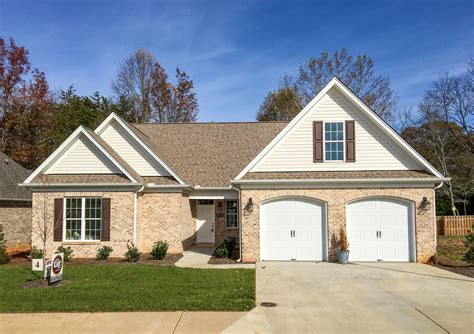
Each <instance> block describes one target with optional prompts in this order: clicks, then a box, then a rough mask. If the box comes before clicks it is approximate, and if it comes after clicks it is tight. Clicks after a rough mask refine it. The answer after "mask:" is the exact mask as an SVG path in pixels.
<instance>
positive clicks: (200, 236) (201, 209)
mask: <svg viewBox="0 0 474 334" xmlns="http://www.w3.org/2000/svg"><path fill="white" fill-rule="evenodd" d="M214 219H215V212H214V201H213V200H198V202H197V208H196V243H198V244H199V243H201V244H202V243H206V244H213V243H214V241H215V233H214V229H215V228H214V227H215V225H214Z"/></svg>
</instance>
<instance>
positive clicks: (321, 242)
mask: <svg viewBox="0 0 474 334" xmlns="http://www.w3.org/2000/svg"><path fill="white" fill-rule="evenodd" d="M325 212H326V206H325V204H324V203H321V202H318V201H316V200H313V199H308V198H278V199H273V200H269V201H266V202H264V203H262V204H261V208H260V259H261V260H280V261H290V260H291V261H322V260H326V258H327V246H326V245H327V242H326V235H327V233H326V214H325Z"/></svg>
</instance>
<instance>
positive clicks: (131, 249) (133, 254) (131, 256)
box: [125, 242, 141, 262]
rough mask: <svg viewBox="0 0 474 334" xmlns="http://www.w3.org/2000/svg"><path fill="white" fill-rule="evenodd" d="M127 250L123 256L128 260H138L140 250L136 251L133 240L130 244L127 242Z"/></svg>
mask: <svg viewBox="0 0 474 334" xmlns="http://www.w3.org/2000/svg"><path fill="white" fill-rule="evenodd" d="M127 249H128V250H127V252H125V258H126V259H127V261H128V262H137V261H138V260H140V255H141V254H140V252H139V251H138V248H137V247H135V245H134V244H133V242H132V243H131V244H128V243H127Z"/></svg>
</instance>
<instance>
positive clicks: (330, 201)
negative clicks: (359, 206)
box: [241, 188, 436, 262]
mask: <svg viewBox="0 0 474 334" xmlns="http://www.w3.org/2000/svg"><path fill="white" fill-rule="evenodd" d="M241 194H242V207H245V204H246V203H247V202H248V199H249V198H250V197H251V198H252V201H253V203H254V210H253V212H252V213H249V212H248V211H247V210H245V209H243V214H242V220H243V222H242V257H243V261H245V262H252V261H258V260H259V259H260V235H259V231H260V222H259V217H260V203H261V202H262V201H265V200H268V199H271V198H276V197H285V196H305V197H310V198H315V199H318V200H321V201H324V202H326V203H327V208H328V212H327V220H328V242H329V254H328V255H329V260H330V261H335V260H336V256H337V253H336V252H337V251H336V245H335V242H334V239H333V238H332V236H333V235H335V234H336V235H337V233H338V231H339V229H340V228H341V227H345V226H346V203H347V202H350V201H353V200H356V199H360V198H364V197H370V196H391V197H398V198H402V199H407V200H410V201H413V202H414V203H415V229H416V255H417V262H426V261H427V260H428V259H429V258H430V257H431V256H433V255H434V254H435V252H436V224H435V218H434V216H435V215H434V205H431V208H430V209H429V210H426V211H421V210H419V208H418V207H419V204H420V201H421V200H422V198H423V197H427V198H428V200H429V201H430V202H431V203H434V189H431V188H429V189H424V188H423V189H422V188H397V189H395V188H394V189H308V190H306V189H281V190H280V189H278V190H276V189H268V190H242V192H241Z"/></svg>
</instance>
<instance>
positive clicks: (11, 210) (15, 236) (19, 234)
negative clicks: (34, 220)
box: [0, 202, 31, 247]
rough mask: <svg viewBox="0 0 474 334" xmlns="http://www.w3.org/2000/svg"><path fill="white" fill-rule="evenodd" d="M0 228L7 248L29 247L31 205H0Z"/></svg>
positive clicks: (13, 203)
mask: <svg viewBox="0 0 474 334" xmlns="http://www.w3.org/2000/svg"><path fill="white" fill-rule="evenodd" d="M0 226H1V227H2V230H3V232H2V233H4V240H5V245H6V246H7V247H15V246H20V247H21V246H29V244H30V241H31V203H29V202H21V203H15V202H8V203H0Z"/></svg>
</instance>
